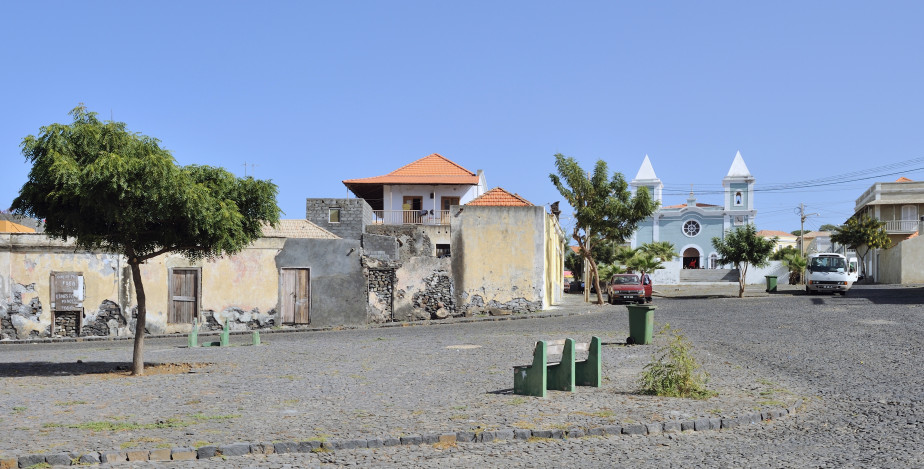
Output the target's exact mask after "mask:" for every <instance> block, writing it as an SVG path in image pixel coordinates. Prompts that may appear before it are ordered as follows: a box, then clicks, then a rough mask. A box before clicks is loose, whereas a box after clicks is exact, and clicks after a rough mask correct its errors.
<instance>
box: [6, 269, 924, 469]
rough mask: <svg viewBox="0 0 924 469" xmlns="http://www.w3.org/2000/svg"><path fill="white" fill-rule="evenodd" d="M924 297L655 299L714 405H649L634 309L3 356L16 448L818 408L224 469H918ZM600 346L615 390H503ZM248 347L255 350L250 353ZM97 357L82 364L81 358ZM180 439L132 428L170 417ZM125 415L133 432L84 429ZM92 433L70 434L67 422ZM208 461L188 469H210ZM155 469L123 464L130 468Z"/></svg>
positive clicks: (902, 292)
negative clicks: (258, 341)
mask: <svg viewBox="0 0 924 469" xmlns="http://www.w3.org/2000/svg"><path fill="white" fill-rule="evenodd" d="M922 293H924V291H922V289H921V288H903V287H891V288H890V287H875V286H874V287H862V286H858V287H856V288H855V289H854V290H852V291H851V294H850V295H849V296H847V297H846V298H842V297H840V296H837V297H831V296H809V295H804V294H801V293H799V292H785V293H782V294H778V295H769V296H765V297H748V298H744V299H737V298H710V299H683V298H659V299H656V304H657V305H658V309H657V312H656V319H657V321H658V322H659V323H664V322H667V323H670V324H671V325H672V326H674V327H679V328H681V329H682V330H683V331H684V332H685V334H686V335H687V336H688V337H689V338H690V339H691V340H692V342H693V344H694V347H695V351H696V355H697V357H699V358H700V360H701V361H702V363H703V365H704V368H705V369H706V370H707V371H709V372H710V373H711V375H712V377H711V381H710V386H711V387H712V388H713V389H716V390H717V391H719V393H720V395H719V397H717V398H714V399H710V400H708V401H687V400H677V399H659V398H649V397H644V396H638V395H636V394H634V393H633V392H632V391H633V389H634V384H633V381H634V379H635V377H636V376H637V373H638V372H639V371H640V370H641V367H642V366H643V365H644V364H645V363H646V362H647V361H648V360H649V359H650V356H651V354H652V353H653V352H654V351H655V349H656V346H636V347H624V346H621V345H617V344H618V343H619V342H621V341H622V339H624V337H625V335H627V334H626V329H627V320H626V318H625V316H626V315H625V312H624V311H625V310H624V308H622V307H614V306H609V305H605V306H599V307H597V306H586V305H582V304H577V303H575V302H574V300H575V299H576V296H577V295H574V296H569V304H568V305H566V306H564V307H561V308H557V312H559V313H562V314H563V315H562V316H560V317H552V318H546V319H536V320H517V321H503V322H482V323H470V324H453V325H439V326H422V327H399V328H387V329H360V330H348V331H333V332H325V333H300V334H284V335H283V334H280V335H271V336H266V337H265V338H264V340H265V341H266V342H268V345H267V346H266V347H260V348H252V347H231V348H227V349H201V350H189V349H185V348H182V347H179V345H180V341H177V340H174V341H163V340H158V341H151V344H150V347H149V353H148V354H147V356H146V358H147V361H158V362H163V363H178V362H189V363H207V364H208V365H205V366H203V367H202V368H198V369H197V372H196V373H190V374H183V375H161V376H147V377H144V378H128V379H126V378H120V377H117V378H109V377H107V375H103V374H97V373H93V372H92V371H93V370H105V369H109V368H112V367H113V366H115V365H116V364H118V363H120V362H127V361H128V360H129V358H130V353H131V351H130V344H129V343H127V342H126V343H110V342H107V343H84V344H56V345H53V346H48V345H42V346H37V345H15V346H3V347H0V370H3V371H2V372H0V374H2V375H3V376H4V379H3V380H2V384H0V405H2V406H3V409H5V412H4V415H3V416H2V421H0V424H2V425H4V427H6V428H12V429H13V430H14V431H11V432H7V433H6V434H7V437H8V441H7V442H5V443H0V445H2V446H0V452H2V453H3V454H7V455H10V454H13V455H18V454H22V453H23V452H24V451H25V452H50V451H56V450H64V449H70V450H75V451H81V450H105V449H117V448H120V447H125V446H126V445H128V447H129V448H131V447H138V448H152V449H153V448H156V447H158V446H166V445H172V446H184V445H195V444H202V443H230V442H234V441H252V442H257V441H274V440H286V439H304V438H309V437H316V438H322V439H323V438H366V437H376V436H386V435H392V436H394V435H401V434H403V435H409V434H417V433H426V432H432V431H446V430H450V431H461V430H469V429H479V428H480V429H488V430H490V429H494V428H533V429H537V428H563V427H574V426H577V427H592V426H596V425H605V424H613V423H617V424H625V423H632V422H646V421H654V420H662V421H663V420H671V419H689V418H696V417H700V416H734V415H737V414H740V413H742V412H749V411H753V409H755V408H767V407H773V406H774V405H776V404H777V403H783V404H787V405H788V404H789V403H791V402H794V401H797V400H800V399H802V400H805V402H807V404H806V405H805V406H804V409H802V411H801V412H800V413H798V414H796V415H795V416H792V417H788V418H784V419H781V420H775V421H771V422H766V423H762V424H758V425H752V426H746V427H739V428H736V429H732V430H723V431H713V432H692V433H683V434H671V435H659V436H644V437H639V436H633V437H628V436H622V437H606V438H600V437H585V438H578V439H569V440H534V441H505V442H497V443H488V444H475V443H463V444H459V445H457V446H456V447H454V448H448V449H438V448H435V447H433V446H430V445H420V446H399V447H393V448H382V449H376V450H369V449H364V450H338V451H336V452H332V453H320V454H317V455H314V454H311V455H271V456H266V457H263V456H259V457H258V456H245V457H238V458H230V459H228V460H227V461H224V462H223V464H225V465H230V466H231V467H251V466H254V467H285V466H286V465H289V466H290V467H302V466H305V465H311V464H313V463H317V462H320V463H321V464H322V465H323V466H324V467H327V466H328V465H329V466H330V467H335V466H351V465H358V466H370V465H375V466H377V467H446V466H459V467H540V466H541V467H547V466H549V465H553V466H563V467H569V466H573V467H576V466H591V467H610V466H612V465H614V464H627V463H628V464H631V463H646V464H651V463H655V462H656V463H658V464H660V465H663V466H667V467H701V466H702V467H705V466H710V467H712V466H717V465H720V466H745V465H746V466H749V467H806V466H808V467H843V466H863V467H921V466H924V455H922V453H921V448H924V444H922V443H924V441H922V440H924V436H922V431H921V430H922V428H921V427H922V422H924V410H922V408H921V405H922V399H924V373H922V365H921V364H920V359H921V345H920V341H921V337H922V336H924V335H922V332H924V306H922V299H924V295H922ZM589 335H600V336H601V337H603V339H604V341H605V342H608V343H609V344H610V345H607V346H605V347H604V370H605V375H606V376H607V378H608V379H607V380H606V381H605V383H604V386H603V387H601V388H599V389H587V388H580V389H579V390H578V391H577V392H575V393H573V394H567V393H552V395H551V396H550V397H549V398H548V399H546V400H540V399H532V398H521V397H517V396H511V395H509V394H505V393H504V390H505V389H508V388H509V387H510V386H511V381H512V379H511V376H510V374H511V372H510V369H509V366H510V365H511V364H514V363H512V362H516V364H519V363H520V362H525V361H526V360H527V359H528V356H529V350H528V349H529V348H530V343H531V342H532V341H533V340H536V339H539V338H553V337H558V336H573V337H578V338H582V337H586V336H589ZM239 340H242V339H239ZM78 359H79V360H81V361H83V362H84V363H82V364H79V366H78V364H75V361H76V360H78ZM171 418H172V419H176V420H175V421H181V422H184V424H183V426H178V427H175V428H161V429H150V428H138V427H141V426H143V425H144V424H149V423H152V422H156V421H168V420H167V419H171ZM99 421H107V422H112V421H122V422H130V423H134V424H138V425H136V426H135V427H134V428H131V429H126V430H120V431H95V432H94V431H89V430H87V427H89V425H87V424H88V423H91V422H99ZM73 422H76V423H83V426H81V425H76V428H67V427H61V426H58V425H61V424H65V423H73ZM213 463H214V461H197V462H192V463H189V464H187V465H186V466H182V467H207V465H209V464H213ZM129 465H131V466H135V467H154V466H157V464H155V463H129V464H125V465H123V466H121V467H127V466H129Z"/></svg>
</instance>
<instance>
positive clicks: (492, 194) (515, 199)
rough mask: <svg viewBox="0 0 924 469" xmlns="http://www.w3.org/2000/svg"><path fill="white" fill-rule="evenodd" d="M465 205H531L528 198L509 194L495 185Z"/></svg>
mask: <svg viewBox="0 0 924 469" xmlns="http://www.w3.org/2000/svg"><path fill="white" fill-rule="evenodd" d="M465 205H483V206H492V207H532V206H533V204H531V203H530V202H529V201H528V200H526V199H524V198H523V197H520V195H519V194H511V193H509V192H507V191H505V190H503V189H501V188H500V187H495V188H494V189H491V190H489V191H487V192H485V193H484V194H481V195H479V196H478V197H476V198H475V200H472V201H471V202H469V203H467V204H465Z"/></svg>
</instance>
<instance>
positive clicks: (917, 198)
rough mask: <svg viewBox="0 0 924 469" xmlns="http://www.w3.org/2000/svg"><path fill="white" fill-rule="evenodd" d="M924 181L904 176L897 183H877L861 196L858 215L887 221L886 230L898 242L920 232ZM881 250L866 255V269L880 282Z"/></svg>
mask: <svg viewBox="0 0 924 469" xmlns="http://www.w3.org/2000/svg"><path fill="white" fill-rule="evenodd" d="M922 209H924V181H912V180H911V179H908V178H905V177H902V178H899V179H897V180H896V181H895V182H877V183H875V184H873V185H872V186H871V187H870V188H869V189H867V190H866V191H865V192H864V193H863V195H861V196H860V197H859V198H857V200H856V203H855V205H854V216H855V217H860V216H862V215H869V216H870V217H872V218H875V219H877V220H879V221H883V222H885V230H886V233H887V234H888V235H889V238H890V239H891V240H892V245H893V246H894V245H897V244H898V243H901V242H902V241H904V240H906V239H908V238H909V237H911V236H912V235H914V234H915V233H917V232H918V230H919V228H920V225H921V216H922V215H924V210H922ZM879 254H880V253H879V250H873V251H872V252H871V253H870V255H869V256H866V259H865V261H866V264H867V265H866V271H867V273H869V274H870V275H872V277H873V279H874V280H876V281H879V275H878V271H879V267H880V266H879Z"/></svg>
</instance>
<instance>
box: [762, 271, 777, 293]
mask: <svg viewBox="0 0 924 469" xmlns="http://www.w3.org/2000/svg"><path fill="white" fill-rule="evenodd" d="M764 277H765V278H766V279H767V293H770V292H775V291H776V275H764Z"/></svg>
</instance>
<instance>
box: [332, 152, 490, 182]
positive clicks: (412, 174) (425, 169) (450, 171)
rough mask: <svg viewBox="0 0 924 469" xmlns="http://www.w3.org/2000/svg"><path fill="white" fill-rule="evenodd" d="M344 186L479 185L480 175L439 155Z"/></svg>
mask: <svg viewBox="0 0 924 469" xmlns="http://www.w3.org/2000/svg"><path fill="white" fill-rule="evenodd" d="M343 183H344V184H347V185H349V184H472V185H475V184H478V175H477V174H475V173H473V172H471V171H469V170H467V169H465V168H463V167H462V166H459V165H458V164H456V163H454V162H452V161H450V160H449V159H448V158H446V157H445V156H443V155H440V154H439V153H433V154H432V155H428V156H425V157H423V158H421V159H419V160H417V161H414V162H413V163H408V164H406V165H404V166H402V167H400V168H398V169H396V170H394V171H392V172H390V173H388V174H386V175H384V176H375V177H370V178H360V179H347V180H345V181H343Z"/></svg>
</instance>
